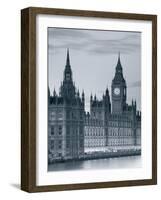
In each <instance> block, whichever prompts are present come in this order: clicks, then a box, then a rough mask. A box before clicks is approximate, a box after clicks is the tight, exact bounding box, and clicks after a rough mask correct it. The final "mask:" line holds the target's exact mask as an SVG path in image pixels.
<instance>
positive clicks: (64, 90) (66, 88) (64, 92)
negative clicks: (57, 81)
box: [60, 50, 76, 99]
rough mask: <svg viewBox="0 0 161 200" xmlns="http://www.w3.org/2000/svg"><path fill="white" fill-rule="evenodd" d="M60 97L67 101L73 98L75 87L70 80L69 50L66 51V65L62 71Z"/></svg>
mask: <svg viewBox="0 0 161 200" xmlns="http://www.w3.org/2000/svg"><path fill="white" fill-rule="evenodd" d="M60 93H61V96H62V97H64V98H67V99H73V98H74V97H75V94H76V92H75V86H74V83H73V79H72V70H71V66H70V58H69V50H67V58H66V65H65V70H64V80H63V84H62V86H61V88H60Z"/></svg>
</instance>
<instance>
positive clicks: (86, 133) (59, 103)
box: [48, 51, 141, 160]
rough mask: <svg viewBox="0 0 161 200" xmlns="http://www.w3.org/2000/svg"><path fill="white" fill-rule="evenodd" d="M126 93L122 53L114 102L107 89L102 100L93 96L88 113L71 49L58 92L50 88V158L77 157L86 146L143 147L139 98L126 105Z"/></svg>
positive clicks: (114, 90)
mask: <svg viewBox="0 0 161 200" xmlns="http://www.w3.org/2000/svg"><path fill="white" fill-rule="evenodd" d="M126 96H127V85H126V80H125V79H124V77H123V69H122V65H121V61H120V55H119V58H118V62H117V65H116V69H115V76H114V79H113V80H112V84H111V97H112V104H111V100H110V95H109V90H108V88H107V89H106V91H105V93H104V94H103V96H102V99H101V100H98V99H97V97H96V95H95V96H94V97H93V96H92V95H91V98H90V113H89V112H85V94H84V91H83V92H82V94H81V95H80V93H79V91H78V90H76V87H75V85H74V82H73V78H72V70H71V65H70V59H69V51H68V52H67V59H66V66H65V70H64V79H63V82H62V83H61V86H60V91H59V94H56V91H55V90H54V92H53V94H52V95H51V94H50V90H49V91H48V155H49V159H50V160H57V159H58V160H59V159H78V158H80V157H82V156H83V155H84V152H85V150H86V148H97V147H98V148H99V147H110V148H111V147H130V146H140V145H141V112H140V111H137V104H136V101H133V100H132V103H131V105H128V104H127V102H126ZM111 105H112V106H111Z"/></svg>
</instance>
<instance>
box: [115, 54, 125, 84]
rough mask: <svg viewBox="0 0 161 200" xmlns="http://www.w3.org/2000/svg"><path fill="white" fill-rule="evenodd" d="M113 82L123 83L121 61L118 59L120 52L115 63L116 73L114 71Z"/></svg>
mask: <svg viewBox="0 0 161 200" xmlns="http://www.w3.org/2000/svg"><path fill="white" fill-rule="evenodd" d="M113 81H114V82H117V83H120V82H124V83H125V79H124V77H123V69H122V65H121V59H120V52H119V54H118V61H117V65H116V71H115V76H114V79H113Z"/></svg>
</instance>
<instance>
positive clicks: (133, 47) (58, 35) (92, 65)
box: [48, 28, 141, 111]
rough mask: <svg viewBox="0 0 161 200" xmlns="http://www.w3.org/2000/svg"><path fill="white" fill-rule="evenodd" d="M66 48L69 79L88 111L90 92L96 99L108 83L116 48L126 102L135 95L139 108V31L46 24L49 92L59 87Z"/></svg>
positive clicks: (109, 87)
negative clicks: (69, 70) (70, 75)
mask: <svg viewBox="0 0 161 200" xmlns="http://www.w3.org/2000/svg"><path fill="white" fill-rule="evenodd" d="M67 48H69V53H70V63H71V68H72V71H73V80H74V82H75V85H76V87H77V88H79V91H80V92H81V91H82V90H83V89H84V91H85V99H86V110H87V111H89V100H90V95H91V93H92V94H93V95H95V94H96V96H97V97H98V99H100V98H101V97H102V95H103V93H104V92H105V89H106V88H107V87H108V89H109V91H110V96H111V83H112V79H113V77H114V74H115V67H116V64H117V60H118V53H119V52H120V57H121V64H122V67H123V74H124V78H125V79H126V83H127V102H128V103H131V100H132V98H133V99H136V101H137V107H138V109H140V108H141V94H140V92H141V33H138V32H123V31H100V30H99V31H98V30H82V29H63V28H48V67H49V68H48V73H49V74H48V76H49V87H50V91H51V93H52V92H53V90H54V88H55V89H56V91H57V92H58V91H59V87H60V83H61V81H62V80H63V71H64V68H65V63H66V54H67Z"/></svg>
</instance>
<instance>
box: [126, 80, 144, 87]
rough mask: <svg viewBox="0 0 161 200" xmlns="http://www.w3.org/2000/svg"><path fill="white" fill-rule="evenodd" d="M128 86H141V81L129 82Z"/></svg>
mask: <svg viewBox="0 0 161 200" xmlns="http://www.w3.org/2000/svg"><path fill="white" fill-rule="evenodd" d="M128 87H131V88H134V87H141V81H135V82H132V83H130V84H129V86H128Z"/></svg>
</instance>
